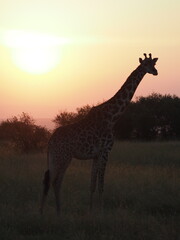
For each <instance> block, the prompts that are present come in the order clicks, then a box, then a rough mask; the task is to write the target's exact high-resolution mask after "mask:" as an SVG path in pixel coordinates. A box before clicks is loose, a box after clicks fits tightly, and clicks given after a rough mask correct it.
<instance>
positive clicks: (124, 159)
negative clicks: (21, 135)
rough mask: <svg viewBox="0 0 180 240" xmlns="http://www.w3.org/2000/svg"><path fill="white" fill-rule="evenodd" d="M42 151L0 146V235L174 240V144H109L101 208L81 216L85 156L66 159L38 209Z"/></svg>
mask: <svg viewBox="0 0 180 240" xmlns="http://www.w3.org/2000/svg"><path fill="white" fill-rule="evenodd" d="M45 156H46V155H45V154H30V155H19V154H15V153H13V152H11V151H10V150H9V149H4V148H1V149H0V239H1V240H9V239H13V240H16V239H18V240H21V239H27V240H29V239H33V240H36V239H37V240H40V239H43V240H51V239H53V240H56V239H61V240H85V239H86V240H92V239H93V240H95V239H98V240H117V239H119V240H130V239H131V240H161V239H163V240H179V239H180V142H164V143H159V142H156V143H129V142H122V143H116V144H115V146H114V148H113V151H112V153H111V154H110V159H109V162H108V166H107V172H106V178H105V183H106V184H105V185H106V186H105V193H104V211H103V213H99V212H98V211H97V207H96V208H95V210H94V212H93V213H92V214H89V213H88V204H89V183H90V167H91V161H79V160H73V162H72V164H71V166H70V168H69V169H68V171H67V173H66V176H65V180H64V183H63V189H62V199H63V209H62V217H61V219H60V218H58V217H57V216H56V214H55V203H54V196H53V193H52V190H51V191H50V193H49V196H48V201H47V204H46V208H45V213H44V216H40V215H39V212H38V208H39V199H40V193H41V182H42V177H43V172H44V170H45V169H46V157H45Z"/></svg>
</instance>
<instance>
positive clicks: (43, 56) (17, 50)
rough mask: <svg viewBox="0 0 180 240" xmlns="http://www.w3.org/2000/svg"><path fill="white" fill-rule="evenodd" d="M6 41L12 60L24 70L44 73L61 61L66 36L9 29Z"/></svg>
mask: <svg viewBox="0 0 180 240" xmlns="http://www.w3.org/2000/svg"><path fill="white" fill-rule="evenodd" d="M4 43H5V44H6V46H8V47H9V48H10V49H11V55H12V60H13V62H14V64H16V65H17V66H18V67H19V68H20V69H22V70H23V71H26V72H29V73H32V74H42V73H46V72H49V71H50V70H52V69H53V68H54V67H55V66H56V65H57V64H58V63H59V62H60V61H61V50H62V45H63V44H66V43H68V40H67V39H65V38H59V37H55V36H50V35H45V34H40V33H32V32H25V31H15V30H14V31H7V32H6V33H5V34H4Z"/></svg>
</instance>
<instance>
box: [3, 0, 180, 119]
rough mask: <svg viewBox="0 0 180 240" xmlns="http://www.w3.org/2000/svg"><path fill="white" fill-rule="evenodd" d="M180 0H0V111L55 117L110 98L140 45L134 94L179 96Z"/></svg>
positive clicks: (7, 114) (134, 64)
mask: <svg viewBox="0 0 180 240" xmlns="http://www.w3.org/2000/svg"><path fill="white" fill-rule="evenodd" d="M179 12H180V1H179V0H168V1H167V0H151V1H143V0H137V1H133V0H126V1H120V0H106V1H102V0H91V1H85V0H84V1H83V0H69V1H64V2H63V1H59V0H51V1H50V0H49V1H45V0H43V1H42V0H36V1H34V0H31V1H24V0H16V1H13V0H3V1H1V0H0V52H1V54H0V66H1V67H0V84H1V87H0V96H1V99H0V100H1V101H0V109H1V112H0V118H7V117H11V116H13V115H18V114H21V113H22V112H27V113H29V114H30V115H31V116H33V117H35V118H39V117H50V118H54V116H55V115H56V114H57V113H58V112H59V111H61V110H67V111H71V110H74V109H75V108H76V107H79V106H83V105H86V104H96V103H98V102H102V101H103V100H106V99H108V98H110V97H111V96H112V95H113V94H114V93H115V92H116V91H117V90H118V89H119V88H120V86H121V85H122V84H123V82H124V81H125V80H126V78H127V77H128V75H129V74H130V73H131V72H132V71H133V70H134V69H135V68H136V67H137V66H138V58H139V57H142V56H143V53H144V52H147V53H149V52H151V53H152V54H153V57H159V61H158V62H157V69H158V72H159V75H158V76H157V77H154V76H152V75H146V76H145V78H144V79H143V81H142V83H141V84H140V86H139V88H138V90H137V91H136V93H135V96H140V95H143V96H146V95H148V94H150V93H152V92H157V93H162V94H167V93H170V94H176V95H178V96H180V83H179V80H180V64H179V63H180V27H179V23H180V14H179Z"/></svg>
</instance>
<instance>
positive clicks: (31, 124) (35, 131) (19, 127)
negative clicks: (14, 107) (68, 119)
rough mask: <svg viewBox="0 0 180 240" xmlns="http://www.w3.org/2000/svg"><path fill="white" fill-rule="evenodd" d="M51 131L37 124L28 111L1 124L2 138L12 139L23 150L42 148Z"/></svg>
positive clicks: (0, 133)
mask: <svg viewBox="0 0 180 240" xmlns="http://www.w3.org/2000/svg"><path fill="white" fill-rule="evenodd" d="M49 136H50V133H49V131H48V130H47V129H45V128H43V127H40V126H37V125H35V121H34V119H33V118H31V117H30V116H29V115H28V114H27V113H24V112H23V113H22V114H21V115H20V116H19V117H16V116H14V117H12V118H10V119H7V120H6V121H3V122H2V123H1V124H0V139H1V140H3V141H10V142H12V143H13V145H14V146H15V147H16V149H18V150H20V151H22V152H26V153H28V152H30V151H37V150H42V149H43V148H44V147H45V146H46V144H47V141H48V138H49Z"/></svg>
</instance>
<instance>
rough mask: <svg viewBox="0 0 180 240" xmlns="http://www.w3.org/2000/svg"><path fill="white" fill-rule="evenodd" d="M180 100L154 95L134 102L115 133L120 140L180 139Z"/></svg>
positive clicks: (119, 122)
mask: <svg viewBox="0 0 180 240" xmlns="http://www.w3.org/2000/svg"><path fill="white" fill-rule="evenodd" d="M179 122H180V98H178V97H177V96H171V95H164V96H163V95H161V94H155V93H154V94H152V95H150V96H148V97H139V98H138V99H137V100H136V102H132V103H131V104H130V106H129V107H128V109H127V111H126V112H125V113H124V115H123V116H122V117H121V119H120V120H119V121H118V123H117V125H116V128H115V132H116V136H117V137H118V138H123V137H124V136H123V134H122V133H123V132H125V137H126V138H131V139H132V138H136V139H144V140H152V139H174V138H176V139H179V138H180V125H179Z"/></svg>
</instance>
